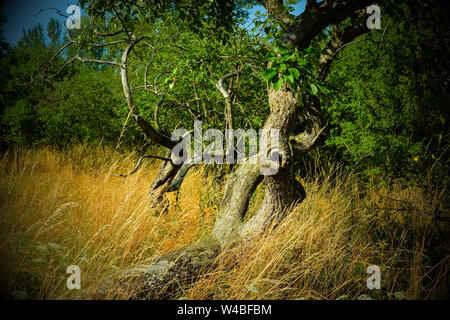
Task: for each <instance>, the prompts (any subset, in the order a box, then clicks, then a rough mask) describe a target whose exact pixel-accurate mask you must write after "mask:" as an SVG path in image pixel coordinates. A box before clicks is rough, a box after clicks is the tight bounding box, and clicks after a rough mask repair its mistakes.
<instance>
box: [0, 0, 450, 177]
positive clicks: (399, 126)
mask: <svg viewBox="0 0 450 320" xmlns="http://www.w3.org/2000/svg"><path fill="white" fill-rule="evenodd" d="M112 3H113V2H108V1H91V2H90V5H89V7H86V8H89V9H88V10H87V13H88V14H89V16H90V17H95V18H88V16H83V20H82V21H83V28H82V29H81V30H80V31H78V32H77V34H76V38H75V41H76V42H77V43H78V45H79V46H78V47H76V48H73V47H70V48H68V49H66V50H64V51H63V54H61V55H59V56H57V58H56V59H55V61H53V66H52V67H50V68H49V67H48V63H49V61H50V60H51V59H52V57H53V55H54V54H55V52H57V50H58V49H59V48H60V47H61V46H62V45H63V44H64V43H65V41H67V36H66V35H65V31H64V30H63V29H62V27H61V23H60V22H57V21H55V20H52V21H50V23H49V25H48V26H47V28H46V29H45V30H46V32H45V31H44V27H43V26H42V25H37V26H35V27H34V28H33V29H31V30H28V31H26V32H24V35H23V37H22V39H21V40H20V41H19V43H18V44H17V45H16V46H14V47H12V48H7V47H5V51H3V49H2V57H1V60H0V65H1V73H0V77H1V80H2V83H3V85H2V88H1V93H0V102H1V103H0V104H1V110H0V113H1V116H0V121H1V138H0V141H1V145H2V149H6V148H8V147H11V146H18V145H25V146H32V145H36V144H51V145H57V146H66V145H68V144H71V143H74V142H82V143H99V142H100V141H102V143H105V144H109V145H112V146H116V145H117V144H118V141H119V140H120V146H121V147H122V148H134V147H139V146H141V145H142V144H143V143H144V142H143V140H142V135H141V134H140V133H139V131H138V130H137V128H136V126H135V125H134V124H133V123H132V122H131V121H129V119H128V111H129V110H128V108H127V106H126V103H125V101H124V97H123V92H122V86H121V83H120V74H119V72H118V68H117V67H116V66H111V65H99V64H90V63H87V64H86V63H81V62H73V63H70V64H68V65H64V63H65V62H67V61H69V59H70V58H71V57H72V56H74V55H76V54H78V55H80V56H81V55H82V56H83V57H88V58H93V59H94V58H95V59H102V60H108V61H117V60H120V55H121V52H122V50H123V48H124V46H123V45H121V44H118V45H115V46H111V47H107V48H106V47H95V48H92V47H89V46H88V44H89V43H92V42H95V41H96V40H97V39H96V38H95V37H93V36H92V33H89V32H88V31H87V30H89V22H88V21H92V20H89V19H94V21H95V22H96V23H97V24H102V23H103V24H104V25H106V26H107V29H108V30H115V28H116V27H117V26H116V25H115V24H114V22H113V20H111V21H102V20H101V18H99V16H100V15H99V13H104V12H109V13H112V14H114V15H115V16H118V17H120V19H122V21H123V23H124V25H125V26H127V28H128V29H129V30H133V32H134V34H136V35H144V36H145V41H143V42H142V43H141V44H140V45H139V47H137V48H135V50H134V52H133V54H132V55H131V56H130V60H129V62H128V67H129V70H130V71H129V77H130V83H131V86H132V88H134V90H135V91H134V99H135V103H136V104H137V105H138V106H139V108H140V111H141V114H142V116H143V117H144V118H146V119H148V120H149V121H153V123H155V124H156V125H157V126H160V127H161V130H163V131H165V132H166V133H169V134H170V132H171V131H172V130H173V129H174V128H175V127H185V128H189V127H191V124H192V121H193V120H194V119H197V120H202V122H203V125H204V127H205V128H207V127H214V128H220V129H225V126H226V124H225V122H226V120H225V114H224V111H223V110H224V108H225V107H224V104H225V102H224V101H223V97H222V96H221V94H220V92H219V91H218V90H217V88H216V83H217V81H218V79H219V78H220V77H221V76H223V75H224V74H227V73H229V72H237V73H238V74H239V75H238V77H235V78H232V79H231V80H228V81H227V88H228V89H229V92H230V95H231V99H232V101H233V103H234V113H235V114H234V118H235V119H234V121H235V127H237V128H244V129H246V128H254V129H258V128H260V127H261V126H262V124H263V123H264V120H265V118H266V117H267V115H268V112H269V105H268V101H267V93H266V90H265V87H266V83H267V81H272V82H273V83H274V84H275V87H277V86H279V85H281V83H282V81H287V82H290V83H294V81H297V80H298V79H299V78H302V79H306V78H307V79H308V81H309V82H308V84H307V85H306V86H305V90H307V91H308V92H309V93H313V94H320V97H321V101H322V105H323V109H324V110H325V111H326V117H327V121H328V123H329V125H330V127H331V136H330V138H329V139H328V140H327V145H326V147H325V148H322V149H320V151H319V150H317V151H316V153H315V155H316V156H317V153H319V154H320V155H321V156H323V155H325V156H328V155H330V156H333V157H335V158H336V159H338V160H339V161H341V162H343V163H345V164H346V166H347V167H348V168H349V169H353V170H355V169H356V170H359V171H361V172H364V173H365V174H366V176H374V175H378V176H384V177H386V176H390V177H413V176H414V175H417V174H424V173H428V174H429V173H431V174H439V175H440V176H441V177H442V176H444V177H445V176H447V171H446V170H447V165H448V159H449V157H448V152H449V150H448V145H449V144H448V139H449V137H450V136H449V129H448V128H449V127H448V122H449V121H450V119H449V109H448V104H449V94H448V81H449V79H448V69H449V68H448V63H449V59H448V55H447V52H448V48H449V44H448V41H449V39H450V36H449V34H448V28H447V27H446V23H445V22H446V17H447V16H448V14H447V13H448V9H446V6H445V1H437V0H435V1H429V2H427V3H422V1H415V0H408V1H404V2H403V3H402V4H396V5H388V6H385V7H383V11H382V29H381V30H373V31H372V32H369V33H367V34H365V35H363V36H360V37H359V38H357V39H356V40H355V41H354V43H351V44H350V45H348V46H346V47H345V48H344V49H343V50H342V52H340V53H339V55H338V57H337V59H336V60H335V61H334V62H333V64H332V66H331V70H330V73H329V76H328V78H327V79H326V81H325V83H322V82H320V81H318V80H317V79H316V77H317V75H316V73H315V71H314V64H317V62H318V56H317V51H318V50H319V49H321V48H322V47H323V46H324V44H325V43H326V41H327V39H328V37H329V34H327V32H324V33H323V34H322V35H320V36H319V37H317V39H316V40H315V42H314V44H313V45H312V47H310V48H308V49H307V51H305V52H302V53H299V52H296V51H295V52H294V51H292V50H290V49H286V48H282V47H280V46H279V44H277V43H275V42H274V41H273V38H271V35H272V34H273V33H274V32H276V31H277V28H279V27H280V26H277V25H274V24H271V23H270V17H267V16H266V17H265V18H267V19H266V20H264V19H265V18H264V17H263V18H262V19H261V18H260V19H259V20H263V21H258V22H257V23H255V24H254V26H255V28H254V29H253V30H250V29H249V28H246V27H244V26H246V25H248V22H249V21H248V19H247V18H248V14H247V9H248V8H250V7H251V6H252V5H254V3H253V2H252V1H250V2H245V1H237V2H234V3H233V5H231V4H227V5H220V4H219V3H221V2H217V3H216V2H212V4H211V3H210V2H208V1H205V2H203V1H199V2H198V3H193V2H191V1H173V2H169V1H160V2H159V1H154V2H148V3H146V4H145V5H144V4H143V5H142V6H141V7H133V5H132V4H129V3H128V2H126V1H123V2H122V1H116V2H114V3H115V5H113V4H112ZM230 3H231V2H230ZM81 4H82V5H86V4H87V2H86V3H85V2H83V1H82V3H81ZM133 10H135V11H133ZM131 11H132V12H133V14H132V15H130V14H127V13H129V12H131ZM211 17H215V18H214V19H213V18H211ZM113 40H115V38H114V37H112V38H111V41H113ZM2 48H3V45H2ZM280 54H281V56H282V59H281V60H277V59H275V58H273V57H274V55H280ZM268 61H272V64H271V65H270V67H269V68H268V69H267V65H266V64H267V62H268ZM62 66H65V68H64V69H62V70H59V68H60V67H62ZM59 71H60V72H59ZM43 75H45V77H43ZM145 78H146V79H147V83H150V84H151V85H150V87H151V90H143V88H144V87H145V84H144V79H145ZM144 89H148V88H144ZM162 95H164V98H163V99H162ZM158 104H160V110H159V114H158V117H157V119H156V118H155V117H154V112H155V108H156V106H157V105H158ZM313 155H314V153H313ZM310 157H311V155H310ZM325 158H327V157H325ZM430 168H432V170H431V171H430V170H429V169H430Z"/></svg>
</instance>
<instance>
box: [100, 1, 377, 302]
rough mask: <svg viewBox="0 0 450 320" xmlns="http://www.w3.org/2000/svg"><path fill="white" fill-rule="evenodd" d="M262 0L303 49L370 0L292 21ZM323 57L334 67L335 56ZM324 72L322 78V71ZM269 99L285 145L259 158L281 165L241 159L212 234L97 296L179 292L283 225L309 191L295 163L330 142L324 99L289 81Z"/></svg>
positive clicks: (169, 176)
mask: <svg viewBox="0 0 450 320" xmlns="http://www.w3.org/2000/svg"><path fill="white" fill-rule="evenodd" d="M261 2H262V3H263V5H265V6H266V8H267V10H268V12H269V13H271V14H273V15H274V17H275V19H279V20H280V21H283V22H284V24H285V25H286V27H285V30H284V31H285V33H284V37H283V39H284V43H285V44H286V45H295V46H296V47H297V48H299V49H300V50H302V49H305V48H307V47H308V46H309V44H310V42H311V40H312V39H313V38H314V37H315V36H316V35H317V34H318V33H319V32H321V31H322V30H323V29H324V28H325V27H327V26H328V25H330V24H335V23H339V22H340V21H342V20H343V19H344V18H346V17H348V16H349V15H351V14H353V13H354V12H355V11H356V10H359V9H361V8H364V7H365V6H366V5H368V4H370V1H366V0H336V1H322V2H319V3H317V2H316V1H308V6H307V8H306V11H305V12H304V13H303V14H302V15H300V16H299V17H297V19H296V20H295V21H293V20H292V19H290V18H289V17H288V16H286V14H285V13H284V10H283V2H282V1H272V0H266V1H261ZM356 35H357V34H356V33H355V36H356ZM350 38H351V37H350ZM350 40H351V39H350ZM343 45H344V42H343V41H342V42H341V43H340V44H339V45H338V46H337V47H336V46H335V47H334V48H332V49H333V50H336V51H335V53H337V52H338V51H339V50H340V49H342V47H343ZM332 56H334V55H332ZM323 60H324V63H326V64H328V65H329V63H330V61H331V60H330V59H323ZM325 74H326V71H325ZM321 77H324V75H323V74H321ZM268 96H269V103H270V108H271V110H270V115H269V117H268V119H267V121H266V123H265V125H264V129H272V130H274V129H275V130H279V141H278V142H279V143H278V146H277V150H275V149H273V148H272V149H271V148H269V150H268V154H260V155H259V157H258V158H259V159H261V158H263V159H265V158H266V157H267V156H268V157H269V160H270V161H269V163H271V164H275V165H276V166H278V171H277V172H276V173H275V174H273V175H265V176H262V175H261V172H262V171H264V169H265V168H264V167H265V166H266V165H267V164H266V163H263V162H261V161H257V162H256V164H252V163H251V161H248V162H246V163H243V164H240V165H239V166H238V167H237V168H236V169H235V171H234V172H233V173H232V174H230V175H229V176H228V179H227V182H226V185H225V192H224V196H223V200H222V203H221V206H220V209H219V213H218V216H217V219H216V223H215V226H214V228H213V230H212V232H211V234H210V235H209V236H208V237H207V238H205V239H202V240H200V241H198V242H196V243H194V244H192V245H189V246H187V247H185V248H183V249H180V250H177V251H174V252H172V253H169V254H166V255H163V256H161V257H159V258H157V259H156V260H155V261H154V262H153V263H152V264H150V265H145V266H137V267H135V268H133V269H130V270H127V271H123V272H120V273H118V274H116V275H114V276H113V277H110V278H108V279H106V281H104V282H103V283H102V285H101V287H100V288H98V289H97V290H95V291H94V297H97V298H106V297H110V298H137V299H155V298H170V297H174V296H176V295H177V294H178V293H179V292H181V290H182V289H185V288H187V287H189V286H190V285H191V284H192V283H193V282H195V281H196V280H197V279H198V277H199V275H200V274H201V272H202V270H205V268H207V267H208V266H212V265H213V264H214V261H215V258H216V257H217V255H218V254H219V252H221V251H223V250H226V249H227V248H229V247H232V246H234V245H235V244H237V243H239V240H241V239H247V240H248V239H252V237H254V236H257V235H258V234H260V233H261V232H265V231H266V228H267V227H268V226H274V225H275V226H276V225H278V224H280V223H281V222H282V221H283V220H284V219H285V218H286V216H287V215H288V214H289V213H290V212H291V209H292V207H293V206H294V205H295V204H297V203H299V202H301V201H302V200H303V199H304V198H305V196H306V194H305V190H304V189H303V187H302V185H301V184H300V182H298V181H297V180H296V179H295V176H294V172H293V170H292V162H293V161H292V160H293V157H294V156H299V155H301V154H303V153H306V152H308V151H309V150H311V149H312V148H314V147H316V146H317V145H318V144H319V143H321V142H323V141H324V139H323V138H322V136H323V130H324V128H323V127H322V129H321V126H320V117H321V114H320V103H319V100H318V99H317V97H312V96H305V97H300V99H301V100H299V98H298V97H296V96H294V94H293V93H292V91H291V90H290V89H289V88H288V87H286V85H283V86H282V88H281V89H280V90H278V91H275V90H274V89H273V88H272V87H270V88H268ZM131 105H132V103H131ZM132 110H133V108H132ZM136 118H137V117H136ZM137 120H138V119H137ZM137 122H138V121H137ZM139 124H140V123H139V122H138V125H139ZM150 133H153V132H150ZM157 138H161V137H160V136H157ZM263 138H264V137H263ZM161 140H162V139H161ZM163 142H165V141H163ZM291 147H292V148H291ZM191 165H192V164H189V163H188V164H183V165H182V166H181V167H179V168H175V167H171V166H169V165H168V164H167V163H166V164H164V165H163V166H162V168H161V171H160V173H161V176H158V177H157V179H156V180H155V182H154V184H155V186H156V185H158V186H159V187H161V186H164V188H165V187H167V189H166V190H170V188H171V187H170V186H171V185H175V186H176V183H175V182H176V181H177V179H178V181H179V178H180V177H181V178H182V177H184V174H185V172H186V171H187V169H188V168H189V167H190V166H191ZM183 166H184V167H183ZM183 172H184V173H183ZM177 177H178V178H177ZM262 180H264V183H265V196H264V200H263V203H262V205H261V208H260V209H259V210H258V212H257V213H256V214H255V215H254V216H253V217H251V218H250V219H248V221H247V222H244V218H245V215H246V212H247V207H248V203H249V200H250V198H251V196H252V194H253V192H254V190H255V189H256V187H257V186H258V184H259V183H260V182H261V181H262ZM166 185H167V186H166Z"/></svg>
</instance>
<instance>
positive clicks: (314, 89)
mask: <svg viewBox="0 0 450 320" xmlns="http://www.w3.org/2000/svg"><path fill="white" fill-rule="evenodd" d="M309 86H310V87H311V93H312V94H313V95H315V96H317V94H318V93H319V89H318V88H317V86H316V85H315V84H314V83H310V84H309Z"/></svg>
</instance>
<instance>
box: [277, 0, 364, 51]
mask: <svg viewBox="0 0 450 320" xmlns="http://www.w3.org/2000/svg"><path fill="white" fill-rule="evenodd" d="M372 3H373V0H335V1H322V2H319V3H317V4H316V5H315V6H312V7H310V8H309V10H306V11H305V12H304V13H302V14H301V15H300V16H298V17H297V19H296V22H295V24H294V25H293V26H292V27H290V28H289V30H287V32H285V34H284V36H283V43H284V45H288V46H295V47H297V48H298V49H299V50H304V49H306V48H307V47H309V45H310V43H311V41H312V39H314V37H315V36H317V35H318V34H319V33H320V32H321V31H322V30H323V29H325V28H326V27H327V26H329V25H331V24H336V23H339V22H340V21H342V20H343V19H345V18H346V17H349V16H351V15H352V14H354V13H355V12H356V11H357V10H360V9H362V8H364V7H366V6H368V5H370V4H372Z"/></svg>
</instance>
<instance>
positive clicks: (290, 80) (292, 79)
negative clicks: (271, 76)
mask: <svg viewBox="0 0 450 320" xmlns="http://www.w3.org/2000/svg"><path fill="white" fill-rule="evenodd" d="M283 78H284V79H285V80H286V81H288V82H289V83H291V84H294V76H293V75H292V74H291V73H289V74H284V75H283Z"/></svg>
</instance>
